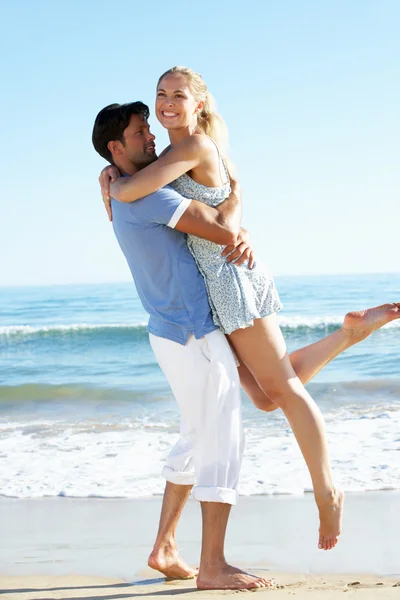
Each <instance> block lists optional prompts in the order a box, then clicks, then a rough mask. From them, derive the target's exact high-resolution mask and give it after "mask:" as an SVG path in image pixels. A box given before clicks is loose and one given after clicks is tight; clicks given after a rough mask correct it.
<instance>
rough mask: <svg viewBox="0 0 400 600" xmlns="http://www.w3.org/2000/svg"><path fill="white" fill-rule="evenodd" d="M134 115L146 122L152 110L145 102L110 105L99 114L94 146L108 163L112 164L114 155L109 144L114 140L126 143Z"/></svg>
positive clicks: (96, 122) (95, 127) (94, 131)
mask: <svg viewBox="0 0 400 600" xmlns="http://www.w3.org/2000/svg"><path fill="white" fill-rule="evenodd" d="M132 115H141V116H142V117H143V119H144V120H145V121H147V119H148V118H149V115H150V110H149V107H148V106H146V104H143V102H129V103H128V104H109V105H108V106H106V107H105V108H103V110H101V111H100V112H99V114H98V115H97V117H96V120H95V122H94V126H93V133H92V142H93V146H94V148H95V150H96V152H98V153H99V154H100V156H102V157H103V158H105V159H106V160H108V162H110V163H112V162H113V159H112V155H111V152H110V151H109V149H108V148H107V144H108V143H109V142H111V141H113V140H117V141H119V142H122V143H124V131H125V129H126V128H127V127H128V125H129V122H130V120H131V116H132Z"/></svg>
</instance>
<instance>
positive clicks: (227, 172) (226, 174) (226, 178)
mask: <svg viewBox="0 0 400 600" xmlns="http://www.w3.org/2000/svg"><path fill="white" fill-rule="evenodd" d="M206 135H207V134H206ZM207 137H208V138H209V139H210V140H211V141H212V143H213V144H214V146H215V147H216V149H217V152H218V157H219V174H220V176H221V180H222V181H223V182H224V185H226V184H227V183H230V180H231V178H230V176H229V171H228V169H227V166H226V164H225V161H224V159H223V158H222V155H221V152H220V149H219V147H218V144H217V142H216V141H215V140H213V139H212V137H210V136H209V135H207ZM221 164H222V167H223V169H224V173H225V178H224V177H223V176H222V173H221ZM224 179H225V181H224Z"/></svg>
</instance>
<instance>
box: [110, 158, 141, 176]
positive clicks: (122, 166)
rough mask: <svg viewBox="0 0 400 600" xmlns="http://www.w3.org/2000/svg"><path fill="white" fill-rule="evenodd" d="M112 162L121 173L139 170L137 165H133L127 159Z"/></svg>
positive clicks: (128, 173)
mask: <svg viewBox="0 0 400 600" xmlns="http://www.w3.org/2000/svg"><path fill="white" fill-rule="evenodd" d="M114 164H115V166H116V167H117V169H118V171H119V172H120V173H121V174H122V175H134V174H135V173H137V172H138V171H140V169H139V167H137V166H136V165H133V164H132V163H131V162H130V161H129V160H118V161H117V160H116V161H115V162H114Z"/></svg>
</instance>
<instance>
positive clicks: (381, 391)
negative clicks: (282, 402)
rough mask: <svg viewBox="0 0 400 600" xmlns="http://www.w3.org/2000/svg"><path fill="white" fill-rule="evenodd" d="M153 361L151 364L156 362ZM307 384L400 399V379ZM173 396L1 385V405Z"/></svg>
mask: <svg viewBox="0 0 400 600" xmlns="http://www.w3.org/2000/svg"><path fill="white" fill-rule="evenodd" d="M155 364H156V363H155V362H154V363H151V364H149V365H148V366H154V365H155ZM308 387H309V389H310V391H311V392H312V394H313V395H315V396H318V397H320V398H328V399H330V400H331V401H333V400H335V399H341V400H343V399H346V400H347V402H348V401H350V402H351V401H355V402H357V400H358V399H359V398H364V397H365V398H368V397H376V396H379V397H380V398H389V399H390V401H391V402H395V403H397V402H399V401H400V379H383V378H379V379H378V378H376V379H367V380H360V381H334V382H325V383H320V382H311V383H310V384H308ZM165 397H170V398H171V400H172V399H173V396H172V392H171V391H170V390H169V389H168V387H165V388H163V389H151V388H149V389H147V390H142V389H141V390H135V389H131V388H125V387H99V386H94V385H90V384H69V385H68V384H67V385H65V384H64V385H54V384H39V383H38V384H36V383H26V384H22V385H15V386H13V385H0V405H1V404H2V403H18V402H27V403H29V402H41V401H45V402H50V401H54V402H57V401H61V402H64V401H65V402H69V401H71V402H73V401H75V400H78V401H80V402H89V403H90V402H98V403H101V402H104V403H115V402H125V401H127V402H132V401H134V400H135V399H139V398H140V399H143V400H146V402H148V401H152V400H158V399H160V398H165Z"/></svg>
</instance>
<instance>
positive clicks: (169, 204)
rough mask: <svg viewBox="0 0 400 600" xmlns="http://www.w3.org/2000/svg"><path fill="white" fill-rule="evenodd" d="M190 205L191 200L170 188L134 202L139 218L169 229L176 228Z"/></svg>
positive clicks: (162, 189)
mask: <svg viewBox="0 0 400 600" xmlns="http://www.w3.org/2000/svg"><path fill="white" fill-rule="evenodd" d="M190 203H191V200H189V199H188V198H184V197H183V196H181V195H180V194H178V192H176V191H175V190H173V189H172V188H170V187H164V188H161V189H160V190H157V192H154V193H153V194H149V195H148V196H145V197H144V198H141V199H140V200H136V202H135V204H136V208H137V209H138V211H139V212H140V215H141V217H144V218H146V219H147V220H149V221H152V222H154V223H160V224H161V225H167V226H168V227H171V228H174V227H175V226H176V224H177V223H178V221H179V219H180V218H181V216H182V215H183V213H184V212H185V210H186V209H187V207H188V206H189V204H190Z"/></svg>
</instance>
